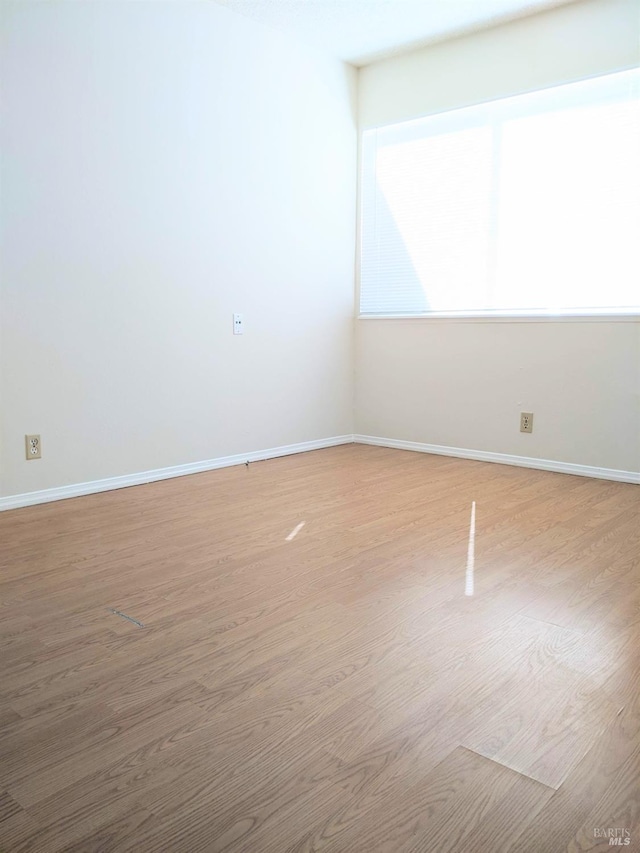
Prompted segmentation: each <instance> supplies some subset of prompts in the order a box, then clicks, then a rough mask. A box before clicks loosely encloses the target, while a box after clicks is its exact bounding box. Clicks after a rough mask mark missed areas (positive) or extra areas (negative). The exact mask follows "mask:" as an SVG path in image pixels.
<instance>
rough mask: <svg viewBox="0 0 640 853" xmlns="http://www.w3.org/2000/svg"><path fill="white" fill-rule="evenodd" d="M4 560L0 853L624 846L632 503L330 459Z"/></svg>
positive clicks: (636, 823) (634, 741) (60, 510)
mask: <svg viewBox="0 0 640 853" xmlns="http://www.w3.org/2000/svg"><path fill="white" fill-rule="evenodd" d="M36 464H37V463H36ZM472 507H475V510H474V524H473V525H472ZM0 543H1V544H0V556H1V574H0V601H1V605H0V643H1V647H2V657H1V661H0V694H1V695H0V850H1V851H3V853H27V851H28V853H32V851H33V853H40V851H42V853H57V851H68V852H69V853H70V852H71V851H78V853H89V851H101V853H106V851H114V853H129V851H132V853H133V851H135V853H164V851H166V853H199V851H202V853H217V851H226V852H227V853H288V851H291V853H293V851H299V852H300V853H302V851H324V853H360V851H361V853H378V851H380V853H382V851H384V853H410V851H424V853H446V851H456V853H500V851H514V853H515V851H517V853H560V851H594V850H605V849H606V850H610V849H612V845H610V844H609V840H608V838H603V837H602V833H603V832H605V831H606V830H616V829H617V830H619V834H620V836H621V837H622V838H623V840H624V838H625V837H628V838H629V839H630V840H629V843H628V844H626V845H624V849H626V850H628V851H640V699H639V689H640V655H639V640H640V562H639V554H640V488H638V487H637V486H633V485H628V484H622V483H611V482H606V481H600V480H590V479H585V478H580V477H572V476H567V475H563V474H554V473H548V472H540V471H529V470H525V469H522V468H513V467H508V466H503V465H492V464H486V463H480V462H473V461H466V460H456V459H450V458H445V457H437V456H428V455H423V454H418V453H410V452H405V451H399V450H390V449H384V448H377V447H364V446H356V445H349V446H343V447H336V448H332V449H327V450H320V451H315V452H313V453H306V454H300V455H297V456H290V457H285V458H282V459H275V460H270V461H266V462H260V463H254V464H251V465H249V466H248V467H245V466H240V467H235V468H228V469H225V470H220V471H213V472H210V473H204V474H198V475H193V476H189V477H183V478H180V479H175V480H169V481H164V482H160V483H155V484H151V485H147V486H138V487H135V488H130V489H123V490H121V491H116V492H108V493H104V494H100V495H92V496H88V497H83V498H77V499H73V500H66V501H61V502H58V503H52V504H46V505H41V506H35V507H31V508H27V509H22V510H16V511H12V512H7V513H4V514H2V515H1V516H0ZM114 611H119V613H121V614H125V615H126V616H128V617H131V618H132V619H134V620H137V622H138V623H140V624H136V623H135V622H132V621H129V620H128V619H126V618H124V617H123V616H121V615H118V613H115V612H114ZM626 833H628V835H626Z"/></svg>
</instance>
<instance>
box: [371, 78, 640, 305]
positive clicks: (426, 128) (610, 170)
mask: <svg viewBox="0 0 640 853" xmlns="http://www.w3.org/2000/svg"><path fill="white" fill-rule="evenodd" d="M361 202H362V203H361V211H362V213H361V217H362V218H361V265H360V313H361V314H362V315H381V314H382V315H386V314H392V315H393V314H431V315H433V314H442V313H444V314H449V313H453V314H454V315H455V314H460V313H474V314H488V315H495V314H501V313H502V314H511V313H514V314H519V313H523V314H539V313H541V314H545V313H552V314H556V313H563V312H578V313H581V312H585V313H590V312H593V313H626V312H637V311H640V266H639V263H638V247H639V245H640V71H639V70H638V69H634V70H632V71H625V72H621V73H617V74H611V75H607V76H606V77H599V78H594V79H590V80H585V81H581V82H579V83H573V84H570V85H565V86H559V87H555V88H553V89H545V90H542V91H539V92H533V93H530V94H526V95H519V96H517V97H513V98H507V99H504V100H500V101H492V102H490V103H487V104H481V105H479V106H474V107H469V108H465V109H460V110H455V111H452V112H449V113H443V114H439V115H435V116H429V117H427V118H423V119H419V120H417V121H411V122H404V123H402V124H396V125H390V126H387V127H382V128H377V129H375V130H370V131H366V132H365V133H364V136H363V147H362V199H361Z"/></svg>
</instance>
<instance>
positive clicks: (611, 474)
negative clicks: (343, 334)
mask: <svg viewBox="0 0 640 853" xmlns="http://www.w3.org/2000/svg"><path fill="white" fill-rule="evenodd" d="M353 440H354V442H355V443H356V444H375V445H377V446H379V447H395V448H396V449H398V450H416V451H418V452H419V453H435V454H437V455H438V456H455V457H458V458H460V459H475V460H476V461H478V462H498V463H500V464H501V465H517V466H519V467H521V468H536V469H539V470H540V471H556V472H558V473H560V474H577V475H578V476H579V477H596V478H597V479H599V480H615V481H616V482H620V483H640V473H638V472H636V471H620V470H618V469H617V468H595V467H593V466H591V465H575V464H574V463H573V462H556V461H555V460H553V459H534V458H532V457H529V456H512V455H511V454H509V453H490V452H488V451H486V450H467V449H466V448H464V447H445V446H443V445H440V444H422V443H421V442H418V441H399V440H397V439H395V438H381V437H379V436H374V435H354V436H353Z"/></svg>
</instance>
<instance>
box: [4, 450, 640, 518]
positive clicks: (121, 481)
mask: <svg viewBox="0 0 640 853" xmlns="http://www.w3.org/2000/svg"><path fill="white" fill-rule="evenodd" d="M353 442H355V443H356V444H374V445H377V446H378V447H393V448H396V449H397V450H414V451H418V452H419V453H435V454H436V455H439V456H454V457H457V458H460V459H475V460H476V461H479V462H498V463H500V464H501V465H517V466H519V467H522V468H535V469H539V470H541V471H556V472H558V473H560V474H576V475H578V476H580V477H596V478H598V479H600V480H614V481H616V482H620V483H639V484H640V473H636V472H635V471H620V470H618V469H616V468H595V467H593V466H591V465H575V464H574V463H572V462H556V461H555V460H551V459H534V458H532V457H529V456H512V455H511V454H509V453H490V452H487V451H485V450H468V449H467V448H464V447H445V446H443V445H440V444H422V443H421V442H417V441H400V440H398V439H395V438H382V437H380V436H374V435H337V436H333V437H332V438H321V439H318V440H316V441H302V442H300V443H299V444H286V445H283V446H282V447H272V448H270V449H269V450H254V451H251V452H250V453H238V454H236V455H235V456H220V457H218V458H217V459H206V460H204V461H203V462H190V463H188V464H186V465H174V466H172V467H170V468H157V469H156V470H154V471H141V472H140V473H137V474H125V475H123V476H122V477H108V478H107V479H105V480H93V481H91V482H89V483H74V484H72V485H70V486H59V487H58V488H54V489H42V490H41V491H38V492H27V493H25V494H21V495H9V496H8V497H6V498H0V512H2V511H4V510H9V509H19V508H20V507H24V506H33V505H34V504H41V503H49V502H50V501H60V500H64V499H65V498H77V497H81V496H82V495H93V494H96V493H98V492H108V491H111V490H112V489H124V488H126V487H127V486H139V485H142V484H143V483H154V482H156V481H158V480H169V479H171V478H172V477H184V476H185V475H187V474H198V473H200V472H202V471H213V470H215V469H216V468H229V467H231V466H232V465H242V464H244V463H245V462H259V461H260V460H261V459H275V458H276V457H278V456H289V455H291V454H293V453H305V452H306V451H308V450H320V449H322V448H323V447H336V446H337V445H339V444H351V443H353Z"/></svg>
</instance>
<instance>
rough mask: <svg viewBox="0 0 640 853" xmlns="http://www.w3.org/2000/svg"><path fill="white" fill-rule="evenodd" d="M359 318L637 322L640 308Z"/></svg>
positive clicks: (366, 316) (367, 316)
mask: <svg viewBox="0 0 640 853" xmlns="http://www.w3.org/2000/svg"><path fill="white" fill-rule="evenodd" d="M357 319H358V320H428V321H433V322H439V321H441V320H448V321H456V322H460V323H640V311H635V312H626V313H624V312H623V313H620V312H617V313H615V312H612V313H606V312H586V311H582V312H580V311H563V312H559V313H556V314H553V313H551V312H538V313H536V312H521V313H517V312H511V313H509V312H504V313H495V314H486V313H480V312H471V311H469V312H462V311H455V312H454V311H450V312H449V311H440V312H435V311H434V312H433V313H431V314H358V315H357Z"/></svg>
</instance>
